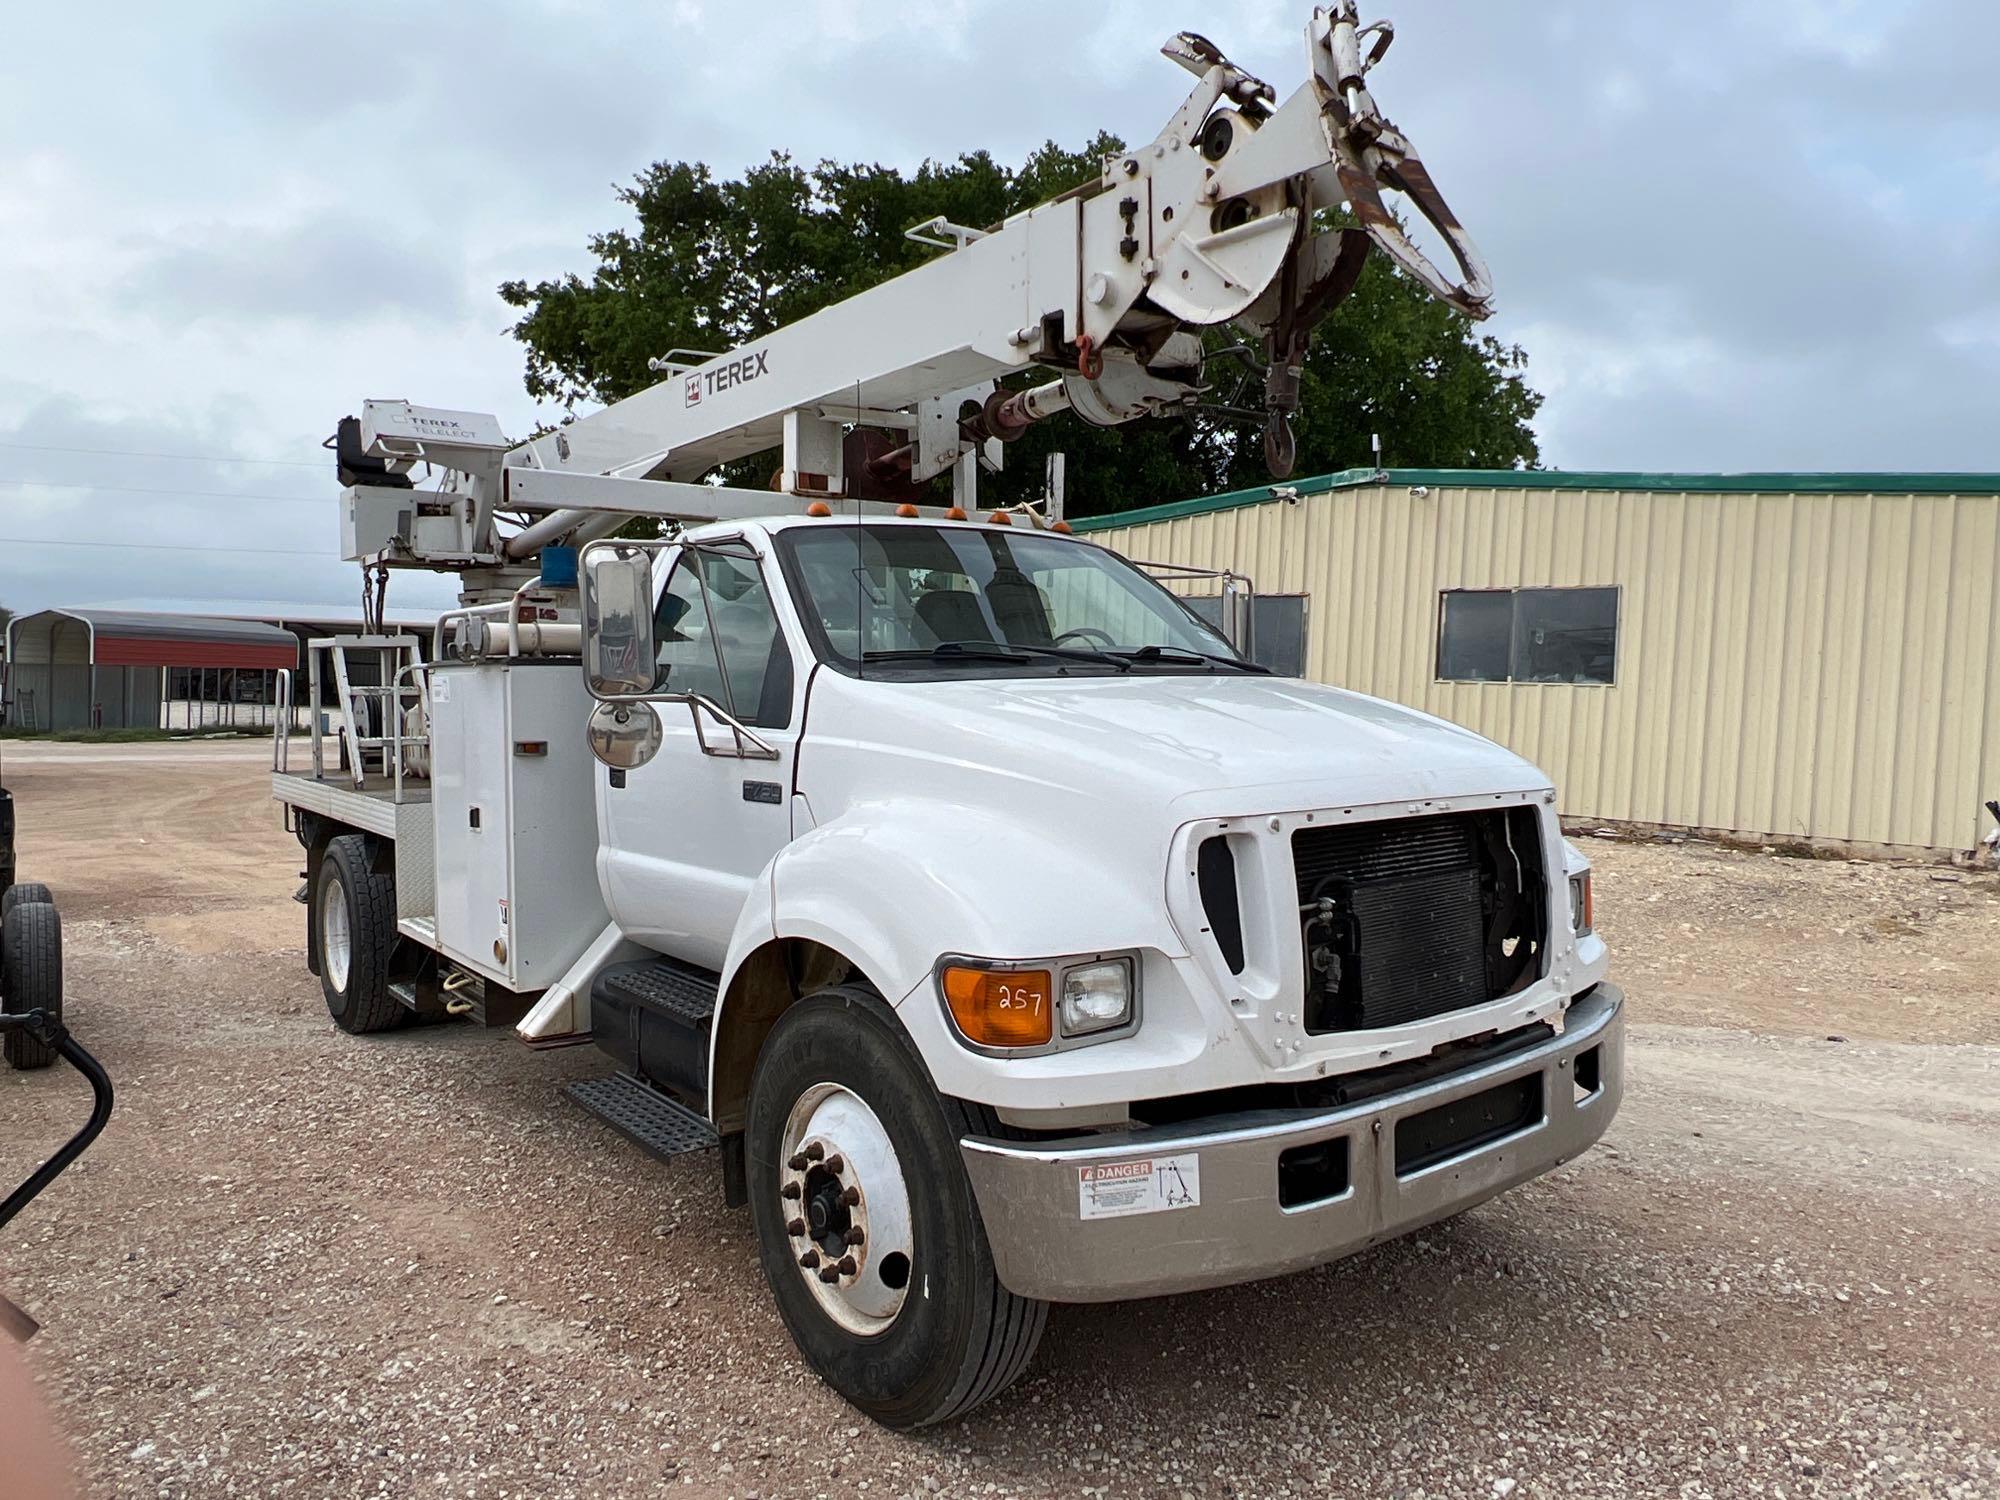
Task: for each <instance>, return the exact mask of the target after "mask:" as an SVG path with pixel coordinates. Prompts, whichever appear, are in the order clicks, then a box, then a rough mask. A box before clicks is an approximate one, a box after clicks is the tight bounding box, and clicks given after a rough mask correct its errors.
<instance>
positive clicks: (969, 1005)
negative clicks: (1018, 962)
mask: <svg viewBox="0 0 2000 1500" xmlns="http://www.w3.org/2000/svg"><path fill="white" fill-rule="evenodd" d="M1054 989H1055V976H1054V975H1052V974H1051V973H1050V972H1049V971H1048V970H1047V969H968V968H960V967H957V966H950V967H947V968H946V969H945V971H944V999H945V1004H946V1005H948V1006H949V1007H950V1008H951V1018H952V1020H954V1021H956V1022H957V1023H958V1029H959V1032H960V1034H961V1035H963V1036H964V1038H965V1039H966V1040H967V1041H968V1042H972V1043H974V1044H975V1045H977V1046H981V1047H1041V1046H1046V1045H1047V1044H1048V1042H1049V1040H1050V1038H1051V1037H1053V1036H1054V1035H1055V1007H1054V1005H1053V1004H1052V1003H1051V998H1050V997H1051V995H1052V994H1053V992H1054Z"/></svg>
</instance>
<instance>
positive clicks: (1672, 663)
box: [1074, 469, 2000, 854]
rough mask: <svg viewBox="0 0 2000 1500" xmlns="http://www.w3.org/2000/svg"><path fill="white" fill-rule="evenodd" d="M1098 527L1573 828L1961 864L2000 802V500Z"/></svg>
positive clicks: (1220, 511) (1497, 503)
mask: <svg viewBox="0 0 2000 1500" xmlns="http://www.w3.org/2000/svg"><path fill="white" fill-rule="evenodd" d="M1074 525H1075V529H1076V530H1077V531H1079V532H1087V533H1089V534H1091V536H1092V537H1093V539H1094V540H1098V541H1102V542H1104V543H1106V544H1107V545H1110V546H1113V547H1116V548H1117V549H1118V550H1119V551H1121V552H1123V553H1125V554H1126V555H1128V556H1131V557H1134V558H1138V559H1144V560H1151V561H1159V562H1173V563H1181V564H1186V565H1195V566H1201V567H1224V566H1227V567H1231V568H1234V569H1236V570H1238V571H1240V572H1243V573H1246V574H1248V575H1249V576H1250V577H1251V578H1252V579H1253V580H1254V581H1255V584H1256V587H1257V589H1258V591H1259V593H1260V595H1270V594H1290V595H1297V596H1302V599H1301V604H1302V606H1303V610H1304V617H1305V619H1304V635H1305V640H1306V651H1305V670H1306V673H1307V674H1308V675H1309V676H1312V677H1314V678H1317V679H1319V680H1321V681H1325V682H1332V683H1337V684H1339V685H1341V686H1344V687H1349V688H1354V689H1356V690H1358V691H1361V692H1365V693H1372V694H1376V695H1378V696H1381V697H1384V698H1390V699H1394V700H1396V701H1397V702H1401V703H1407V704H1411V705H1414V706H1416V707H1419V708H1422V709H1425V710H1428V711H1429V712H1431V713H1435V714H1438V715H1440V716H1441V717H1444V718H1447V719H1451V720H1454V721H1456V722H1458V723H1460V724H1464V725H1466V726H1468V727H1470V728H1472V729H1475V730H1477V731H1478V732H1480V733H1481V734H1484V735H1488V736H1490V737H1491V738H1493V739H1496V740H1498V741H1500V742H1501V743H1503V744H1506V745H1508V746H1510V747H1512V748H1513V749H1515V750H1517V751H1519V752H1520V753H1521V754H1522V755H1525V756H1526V757H1528V758H1529V759H1530V760H1533V761H1535V762H1536V763H1537V764H1539V765H1540V766H1542V767H1543V768H1544V769H1546V770H1547V771H1548V772H1549V773H1550V774H1551V775H1552V776H1553V777H1554V778H1555V780H1556V784H1557V786H1558V787H1559V788H1560V789H1561V794H1562V799H1563V800H1562V806H1563V813H1564V815H1565V817H1567V818H1571V819H1576V820H1580V821H1593V820H1601V821H1605V822H1616V823H1626V824H1636V825H1642V826H1648V825H1649V826H1659V827H1670V828H1684V829H1693V830H1700V831H1705V832H1710V833H1720V834H1727V835H1731V836H1735V837H1740V838H1751V839H1758V840H1762V841H1766V842H1781V843H1805V844H1811V845H1815V846H1822V847H1828V848H1835V849H1841V848H1847V849H1855V850H1860V851H1864V852H1875V853H1930V854H1937V853H1944V852H1956V851H1960V850H1965V849H1969V848H1971V847H1972V846H1973V845H1974V844H1975V843H1976V842H1977V841H1978V839H1979V837H1980V835H1981V834H1982V833H1983V832H1984V828H1985V823H1984V822H1982V821H1981V820H1982V818H1985V815H1984V813H1983V812H1982V804H1983V803H1984V801H1985V800H1986V799H1987V798H1990V797H1996V796H2000V604H1997V603H1996V600H1995V592H1996V587H2000V475H1996V474H1978V475H1973V474H1726V475H1725V474H1620V473H1539V472H1520V471H1482V470H1435V469H1392V470H1387V471H1377V470H1372V469H1369V470H1350V471H1348V472H1346V473H1342V474H1333V475H1326V476H1323V477H1320V478H1317V479H1308V480H1302V481H1299V482H1297V483H1294V484H1291V485H1286V486H1277V487H1269V486H1265V487H1260V488H1257V489H1253V490H1244V491H1239V492H1236V493H1233V494H1227V495H1218V496H1214V497H1211V498H1205V499H1197V500H1186V501H1181V502H1179V503H1176V504H1170V505H1160V506H1154V507H1152V508H1150V509H1146V510H1141V511H1127V512H1124V513H1121V514H1119V515H1116V516H1103V517H1093V518H1090V519H1088V520H1079V521H1077V522H1075V523H1074ZM1990 821H1991V819H1990V818H1985V822H1990Z"/></svg>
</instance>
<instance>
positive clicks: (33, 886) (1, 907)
mask: <svg viewBox="0 0 2000 1500" xmlns="http://www.w3.org/2000/svg"><path fill="white" fill-rule="evenodd" d="M55 899H56V898H55V892H53V891H51V890H50V889H49V888H48V887H47V886H45V885H43V884H42V883H41V882H40V881H39V880H23V881H19V882H17V883H15V884H14V885H10V886H8V887H7V889H6V891H5V892H4V893H0V918H4V917H5V916H6V915H7V913H8V912H10V911H12V910H13V909H14V908H15V907H17V906H19V905H20V904H21V903H22V902H23V901H46V902H48V903H49V904H50V905H51V906H53V905H54V904H55Z"/></svg>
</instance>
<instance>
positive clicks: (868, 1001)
mask: <svg viewBox="0 0 2000 1500" xmlns="http://www.w3.org/2000/svg"><path fill="white" fill-rule="evenodd" d="M998 1130H999V1127H998V1122H997V1121H995V1120H994V1119H993V1117H992V1115H991V1113H990V1111H988V1110H986V1109H984V1108H983V1107H981V1106H978V1105H972V1104H967V1103H964V1102H963V1101H960V1100H956V1099H947V1098H945V1097H943V1096H942V1095H940V1094H939V1093H938V1091H937V1088H936V1086H935V1085H934V1084H933V1083H932V1082H931V1079H930V1075H929V1073H928V1071H927V1070H926V1069H925V1067H924V1065H923V1060H922V1058H921V1057H920V1056H919V1055H918V1053H917V1050H916V1047H915V1046H914V1044H912V1042H911V1041H910V1039H909V1036H908V1034H907V1033H906V1032H904V1030H903V1028H902V1025H901V1023H899V1022H898V1021H897V1019H896V1017H895V1013H894V1012H893V1011H891V1010H890V1008H889V1007H888V1006H887V1005H886V1004H884V1003H883V1001H882V999H881V997H880V996H878V995H876V994H875V993H874V991H872V990H870V989H866V988H864V987H861V986H854V985H838V986H834V987H833V988H830V989H826V990H822V991H820V992H819V993H817V994H815V995H811V996H809V997H807V998H806V999H805V1000H802V1001H801V1002H800V1003H799V1004H797V1005H795V1006H793V1007H792V1008H791V1009H790V1010H788V1011H787V1012H785V1014H784V1015H783V1016H781V1017H779V1019H778V1023H777V1025H776V1026H775V1027H774V1028H773V1029H772V1031H771V1035H770V1036H769V1038H768V1039H766V1041H765V1043H764V1047H763V1050H762V1052H761V1053H760V1054H759V1055H758V1059H757V1069H756V1074H755V1077H754V1078H753V1080H752V1082H751V1089H750V1108H749V1119H748V1122H747V1129H746V1137H747V1138H746V1141H745V1148H746V1153H745V1154H746V1159H747V1165H748V1169H749V1191H750V1213H751V1218H752V1220H753V1221H754V1223H755V1225H756V1229H757V1243H758V1250H759V1254H760V1256H761V1258H762V1261H763V1265H764V1274H765V1276H766V1277H767V1278H768V1279H769V1281H770V1283H771V1291H772V1295H773V1297H774V1298H775V1300H776V1301H777V1304H778V1311H779V1314H780V1315H781V1316H782V1317H783V1318H784V1320H785V1326H786V1327H787V1328H788V1329H790V1331H791V1334H792V1337H793V1339H794V1340H795V1341H796V1342H797V1344H798V1346H799V1350H800V1352H801V1353H803V1354H804V1355H805V1357H806V1361H807V1363H808V1364H810V1365H811V1366H812V1367H813V1369H814V1370H815V1371H817V1372H818V1373H819V1375H820V1376H821V1378H822V1379H824V1380H825V1381H826V1382H827V1383H828V1384H829V1385H831V1386H832V1387H833V1388H834V1389H835V1390H837V1391H839V1392H840V1393H841V1395H843V1396H845V1397H846V1398H847V1399H848V1400H849V1401H850V1402H852V1403H853V1404H854V1405H855V1406H857V1407H859V1408H860V1409H861V1410H862V1411H864V1412H866V1413H867V1414H868V1415H869V1416H871V1417H873V1418H874V1419H875V1420H876V1421H878V1422H881V1423H883V1424H884V1425H886V1426H889V1427H921V1426H924V1425H926V1424H928V1423H932V1422H942V1421H947V1420H949V1419H951V1418H954V1417H958V1416H962V1415H963V1414H965V1413H966V1412H969V1411H971V1410H972V1409H973V1408H974V1407H976V1406H978V1405H980V1404H981V1403H982V1402H984V1401H988V1400H991V1399H992V1398H993V1397H994V1396H997V1395H998V1394H999V1393H1000V1392H1001V1391H1003V1390H1005V1389H1006V1388H1007V1386H1008V1385H1010V1384H1012V1383H1013V1381H1014V1380H1015V1379H1016V1378H1018V1377H1019V1376H1020V1374H1021V1373H1022V1371H1024V1370H1025V1369H1026V1368H1027V1367H1028V1362H1029V1360H1030V1358H1032V1356H1033V1355H1034V1352H1035V1345H1036V1344H1037V1343H1038V1342H1039V1341H1040V1339H1041V1336H1042V1329H1043V1327H1044V1325H1045V1324H1046V1322H1047V1319H1048V1304H1047V1303H1043V1302H1035V1301H1031V1300H1029V1299H1027V1298H1025V1297H1017V1296H1015V1295H1014V1294H1013V1293H1012V1292H1010V1291H1008V1290H1007V1289H1006V1287H1004V1286H1003V1285H1001V1283H1000V1280H999V1277H998V1276H997V1275H996V1274H995V1273H994V1269H993V1255H992V1251H991V1250H990V1248H989V1247H988V1245H987V1239H986V1227H985V1224H984V1222H983V1221H982V1219H981V1217H980V1213H979V1205H978V1202H977V1200H976V1199H975V1198H974V1197H973V1193H972V1184H971V1183H970V1182H969V1181H968V1180H967V1178H966V1175H965V1167H964V1164H963V1163H962V1161H961V1160H960V1157H959V1140H960V1138H961V1137H962V1136H965V1135H968V1134H994V1133H998Z"/></svg>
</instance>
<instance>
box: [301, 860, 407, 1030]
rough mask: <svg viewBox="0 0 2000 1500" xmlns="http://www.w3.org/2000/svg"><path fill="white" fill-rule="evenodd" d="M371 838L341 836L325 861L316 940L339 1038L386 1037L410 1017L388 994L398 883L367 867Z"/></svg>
mask: <svg viewBox="0 0 2000 1500" xmlns="http://www.w3.org/2000/svg"><path fill="white" fill-rule="evenodd" d="M370 865H371V859H370V851H369V848H368V839H367V837H366V836H365V835H363V834H359V833H343V834H341V835H340V836H339V837H338V838H335V839H333V840H331V841H330V842H329V843H328V844H327V846H326V850H325V852H324V853H323V854H321V856H320V861H319V873H318V876H317V877H316V879H315V880H314V882H313V889H312V893H311V895H312V905H311V907H310V910H311V912H312V922H313V934H314V938H315V942H316V946H317V950H318V953H319V987H320V992H321V993H322V994H323V995H324V996H325V997H326V1009H327V1014H328V1015H330V1016H332V1017H333V1024H334V1025H336V1026H338V1027H339V1028H340V1029H341V1030H342V1031H349V1032H355V1033H357V1034H358V1033H363V1032H370V1031H386V1030H388V1029H389V1028H390V1027H391V1026H394V1025H397V1024H398V1023H399V1022H401V1020H402V1019H403V1017H404V1016H405V1015H406V1014H407V1012H406V1011H405V1010H404V1008H403V1004H402V1002H401V1001H399V1000H398V999H397V998H396V997H395V996H394V995H392V994H390V993H389V977H390V975H389V966H390V964H391V962H392V961H393V960H394V957H395V952H396V941H397V935H396V877H395V876H394V875H389V874H382V873H379V872H377V871H375V870H373V869H371V868H370Z"/></svg>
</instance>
